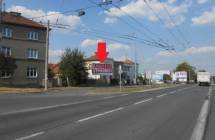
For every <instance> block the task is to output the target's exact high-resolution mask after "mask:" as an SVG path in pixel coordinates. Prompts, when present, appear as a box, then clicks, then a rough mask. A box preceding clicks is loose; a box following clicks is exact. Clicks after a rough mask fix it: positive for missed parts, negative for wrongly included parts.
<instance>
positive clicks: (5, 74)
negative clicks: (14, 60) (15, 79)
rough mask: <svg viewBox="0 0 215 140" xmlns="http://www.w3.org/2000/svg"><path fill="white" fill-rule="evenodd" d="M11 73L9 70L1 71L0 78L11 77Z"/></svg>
mask: <svg viewBox="0 0 215 140" xmlns="http://www.w3.org/2000/svg"><path fill="white" fill-rule="evenodd" d="M10 77H11V74H10V73H9V72H7V71H1V72H0V78H10Z"/></svg>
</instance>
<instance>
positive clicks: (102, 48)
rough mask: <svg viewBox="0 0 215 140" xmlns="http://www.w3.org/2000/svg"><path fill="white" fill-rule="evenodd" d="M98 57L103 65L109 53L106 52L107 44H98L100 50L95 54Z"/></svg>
mask: <svg viewBox="0 0 215 140" xmlns="http://www.w3.org/2000/svg"><path fill="white" fill-rule="evenodd" d="M95 54H96V57H97V58H98V59H99V60H100V62H101V63H103V62H104V61H105V60H106V58H107V56H108V54H109V52H107V51H106V43H105V42H99V43H98V50H97V52H95Z"/></svg>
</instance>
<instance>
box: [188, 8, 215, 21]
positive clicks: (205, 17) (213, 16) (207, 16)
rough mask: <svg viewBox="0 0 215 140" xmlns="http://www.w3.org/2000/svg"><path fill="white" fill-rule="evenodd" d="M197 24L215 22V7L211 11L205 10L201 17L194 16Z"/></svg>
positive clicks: (193, 19)
mask: <svg viewBox="0 0 215 140" xmlns="http://www.w3.org/2000/svg"><path fill="white" fill-rule="evenodd" d="M192 22H193V24H195V25H205V24H215V7H213V8H212V10H211V11H205V12H203V13H202V14H201V15H200V16H199V17H194V18H192Z"/></svg>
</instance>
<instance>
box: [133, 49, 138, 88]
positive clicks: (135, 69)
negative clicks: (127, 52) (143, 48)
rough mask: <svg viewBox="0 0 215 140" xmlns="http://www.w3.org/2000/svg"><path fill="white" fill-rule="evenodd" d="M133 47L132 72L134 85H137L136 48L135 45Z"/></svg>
mask: <svg viewBox="0 0 215 140" xmlns="http://www.w3.org/2000/svg"><path fill="white" fill-rule="evenodd" d="M134 47H135V48H134V49H135V50H134V51H135V52H134V61H135V62H134V63H135V64H134V71H135V73H134V84H135V85H137V50H136V46H134Z"/></svg>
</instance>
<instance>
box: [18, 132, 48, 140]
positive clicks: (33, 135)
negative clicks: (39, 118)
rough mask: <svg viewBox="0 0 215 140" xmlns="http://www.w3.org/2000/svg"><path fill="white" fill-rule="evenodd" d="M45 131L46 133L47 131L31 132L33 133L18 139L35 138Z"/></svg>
mask: <svg viewBox="0 0 215 140" xmlns="http://www.w3.org/2000/svg"><path fill="white" fill-rule="evenodd" d="M44 133H45V132H38V133H34V134H31V135H28V136H25V137H20V138H17V139H16V140H27V139H30V138H33V137H36V136H39V135H42V134H44Z"/></svg>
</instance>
